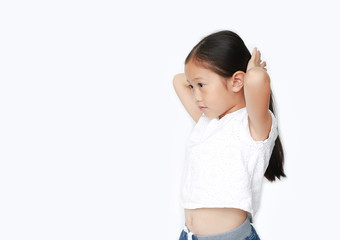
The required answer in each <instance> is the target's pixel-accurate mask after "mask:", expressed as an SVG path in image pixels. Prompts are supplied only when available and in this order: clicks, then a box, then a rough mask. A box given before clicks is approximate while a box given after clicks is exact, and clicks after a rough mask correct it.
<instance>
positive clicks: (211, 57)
mask: <svg viewBox="0 0 340 240" xmlns="http://www.w3.org/2000/svg"><path fill="white" fill-rule="evenodd" d="M250 58H251V54H250V52H249V50H248V49H247V47H246V45H245V44H244V42H243V40H242V39H241V38H240V36H239V35H237V34H236V33H234V32H232V31H229V30H224V31H219V32H215V33H212V34H210V35H208V36H206V37H205V38H203V39H202V40H201V41H200V42H199V43H198V44H196V46H194V48H193V49H192V50H191V51H190V53H189V55H188V56H187V58H186V59H185V64H187V63H188V62H189V61H190V60H193V61H195V62H197V63H199V64H200V65H202V66H203V67H206V68H208V69H210V70H212V71H213V72H215V73H217V74H218V75H220V76H222V77H225V78H229V77H232V76H233V74H234V73H235V72H236V71H243V72H246V71H247V66H248V62H249V60H250ZM269 109H270V110H271V111H272V112H273V114H274V115H275V116H276V114H275V111H274V102H273V94H272V90H271V89H270V101H269ZM283 164H284V154H283V148H282V144H281V140H280V136H278V137H277V139H276V140H275V146H274V149H273V152H272V155H271V157H270V160H269V165H268V168H267V170H266V172H265V174H264V176H265V177H266V178H267V179H268V180H269V181H271V182H273V181H275V180H276V179H275V177H277V178H278V179H280V177H286V175H285V173H284V170H283Z"/></svg>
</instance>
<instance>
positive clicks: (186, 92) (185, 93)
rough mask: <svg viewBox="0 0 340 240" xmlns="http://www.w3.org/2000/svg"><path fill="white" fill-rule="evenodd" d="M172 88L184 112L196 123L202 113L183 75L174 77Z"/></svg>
mask: <svg viewBox="0 0 340 240" xmlns="http://www.w3.org/2000/svg"><path fill="white" fill-rule="evenodd" d="M173 86H174V88H175V92H176V94H177V96H178V98H179V99H180V101H181V102H182V104H183V106H184V108H185V110H187V112H188V113H189V115H190V116H191V117H192V118H193V119H194V121H195V122H196V123H197V122H198V120H199V118H200V117H201V115H202V112H201V111H200V110H199V108H198V106H197V104H196V101H195V99H194V96H193V94H192V92H191V89H190V87H189V84H188V82H187V80H186V76H185V74H184V73H179V74H176V75H175V76H174V79H173Z"/></svg>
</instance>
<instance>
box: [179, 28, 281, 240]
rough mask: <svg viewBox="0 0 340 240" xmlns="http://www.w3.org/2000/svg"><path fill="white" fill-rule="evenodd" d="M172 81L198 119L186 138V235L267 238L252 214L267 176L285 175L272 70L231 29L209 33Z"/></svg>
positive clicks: (214, 239) (210, 239)
mask: <svg viewBox="0 0 340 240" xmlns="http://www.w3.org/2000/svg"><path fill="white" fill-rule="evenodd" d="M173 85H174V88H175V91H176V94H177V95H178V97H179V99H180V100H181V102H182V104H183V105H184V108H185V109H186V110H187V111H188V113H189V114H190V116H191V117H192V118H193V119H194V121H195V122H196V125H195V127H194V128H193V130H192V132H191V134H190V137H189V139H188V143H187V146H186V155H185V169H184V175H183V176H184V178H183V180H184V181H183V183H182V189H181V205H182V207H183V208H184V212H185V226H184V228H183V230H182V232H181V234H180V240H184V239H189V240H191V239H198V240H200V239H204V240H226V239H228V240H243V239H260V238H259V236H258V235H257V233H256V231H255V228H254V226H253V225H252V223H253V217H254V216H255V214H256V211H257V210H258V208H259V205H260V197H261V187H262V181H263V178H264V177H266V178H267V179H268V180H269V181H275V179H276V178H278V179H280V177H286V175H285V173H284V170H283V163H284V155H283V149H282V145H281V141H280V138H279V136H278V135H279V133H278V121H277V118H276V116H275V113H274V109H273V100H272V93H271V88H270V78H269V75H268V73H267V69H266V62H262V63H261V54H260V51H259V50H257V49H256V48H254V51H253V53H252V55H251V54H250V52H249V51H248V49H247V47H246V46H245V44H244V42H243V40H242V39H241V38H240V37H239V36H238V35H237V34H236V33H234V32H232V31H220V32H216V33H213V34H211V35H209V36H207V37H205V38H203V39H202V40H201V41H200V42H199V43H198V44H197V45H196V46H195V47H194V48H193V49H192V50H191V52H190V53H189V55H188V56H187V58H186V60H185V73H181V74H177V75H176V76H175V77H174V80H173Z"/></svg>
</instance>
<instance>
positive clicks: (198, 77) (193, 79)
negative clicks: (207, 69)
mask: <svg viewBox="0 0 340 240" xmlns="http://www.w3.org/2000/svg"><path fill="white" fill-rule="evenodd" d="M196 79H202V80H205V79H204V78H201V77H195V78H193V79H192V80H196ZM187 82H188V83H190V82H189V80H188V79H187Z"/></svg>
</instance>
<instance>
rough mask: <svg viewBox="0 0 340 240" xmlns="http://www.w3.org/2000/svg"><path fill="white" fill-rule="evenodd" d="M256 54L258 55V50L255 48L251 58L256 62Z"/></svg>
mask: <svg viewBox="0 0 340 240" xmlns="http://www.w3.org/2000/svg"><path fill="white" fill-rule="evenodd" d="M256 53H257V48H256V47H254V49H253V53H252V54H251V58H252V59H254V60H256Z"/></svg>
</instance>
